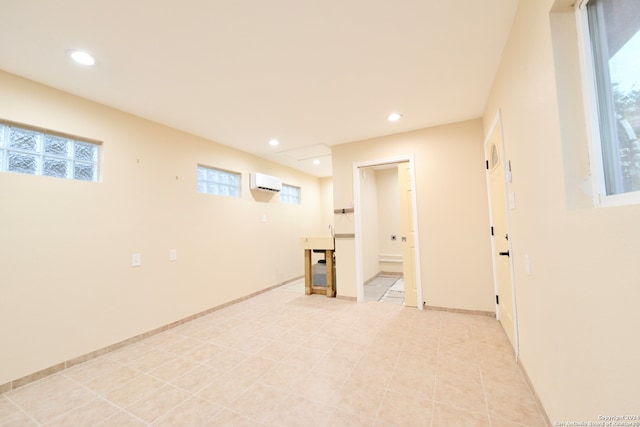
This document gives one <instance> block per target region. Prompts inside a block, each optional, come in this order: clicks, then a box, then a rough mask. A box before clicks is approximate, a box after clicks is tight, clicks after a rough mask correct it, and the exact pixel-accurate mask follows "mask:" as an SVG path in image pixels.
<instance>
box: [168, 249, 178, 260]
mask: <svg viewBox="0 0 640 427" xmlns="http://www.w3.org/2000/svg"><path fill="white" fill-rule="evenodd" d="M177 259H178V251H176V250H175V249H170V250H169V261H175V260H177Z"/></svg>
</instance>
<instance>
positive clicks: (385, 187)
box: [376, 165, 402, 273]
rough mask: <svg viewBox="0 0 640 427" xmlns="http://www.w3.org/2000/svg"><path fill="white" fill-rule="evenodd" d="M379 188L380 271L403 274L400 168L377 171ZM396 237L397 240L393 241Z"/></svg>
mask: <svg viewBox="0 0 640 427" xmlns="http://www.w3.org/2000/svg"><path fill="white" fill-rule="evenodd" d="M376 185H377V188H378V251H379V252H380V257H381V259H383V260H393V261H395V262H390V261H380V262H379V267H378V269H379V270H380V271H383V272H389V273H402V233H401V229H400V188H399V186H398V185H399V184H398V168H397V166H395V165H394V166H393V167H391V168H388V169H380V170H378V171H376ZM392 235H395V236H396V240H395V241H394V240H391V236H392Z"/></svg>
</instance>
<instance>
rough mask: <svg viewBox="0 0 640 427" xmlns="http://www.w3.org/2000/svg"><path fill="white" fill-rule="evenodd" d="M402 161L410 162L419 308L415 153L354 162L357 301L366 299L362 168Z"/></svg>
mask: <svg viewBox="0 0 640 427" xmlns="http://www.w3.org/2000/svg"><path fill="white" fill-rule="evenodd" d="M402 162H409V169H410V171H409V173H410V174H411V197H412V199H413V200H412V205H413V206H412V208H413V212H412V215H411V217H412V220H413V232H414V235H415V236H416V237H415V239H414V244H415V247H414V248H415V256H414V265H415V270H416V294H417V299H418V304H417V305H418V309H419V310H422V309H423V308H424V300H423V298H422V280H421V274H420V238H419V236H420V233H419V229H418V203H417V197H416V173H415V160H414V156H413V154H409V155H406V156H397V157H388V158H383V159H377V160H368V161H363V162H356V163H354V164H353V199H354V200H353V207H354V210H353V217H354V228H355V246H356V258H355V263H356V266H355V267H356V291H357V301H358V302H363V301H364V277H363V271H362V270H363V269H362V209H361V207H362V201H361V197H360V196H361V195H360V169H361V168H366V167H370V166H379V165H388V164H396V163H402Z"/></svg>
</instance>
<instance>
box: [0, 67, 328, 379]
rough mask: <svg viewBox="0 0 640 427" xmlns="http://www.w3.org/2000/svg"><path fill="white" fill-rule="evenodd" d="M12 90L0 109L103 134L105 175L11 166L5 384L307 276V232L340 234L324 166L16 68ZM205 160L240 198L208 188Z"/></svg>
mask: <svg viewBox="0 0 640 427" xmlns="http://www.w3.org/2000/svg"><path fill="white" fill-rule="evenodd" d="M0 93H2V96H0V118H3V119H6V120H11V121H16V122H21V123H25V124H31V125H35V126H39V127H43V128H48V129H53V130H56V131H60V132H65V133H69V134H74V135H79V136H84V137H89V138H93V139H97V140H101V141H103V181H102V182H101V183H87V182H78V181H71V180H63V179H56V178H48V177H39V176H29V175H21V174H15V173H0V196H1V198H2V208H0V224H2V227H1V230H2V231H1V232H0V280H1V285H0V325H1V326H0V348H1V351H0V354H1V359H2V362H1V363H0V384H5V383H7V382H9V381H12V380H15V379H18V378H20V377H22V376H25V375H27V374H31V373H33V372H36V371H39V370H41V369H44V368H47V367H49V366H52V365H55V364H57V363H60V362H63V361H65V360H68V359H71V358H74V357H77V356H80V355H83V354H86V353H89V352H92V351H94V350H97V349H100V348H102V347H105V346H108V345H111V344H113V343H116V342H119V341H121V340H124V339H127V338H130V337H132V336H135V335H137V334H140V333H143V332H146V331H149V330H152V329H154V328H157V327H160V326H163V325H166V324H168V323H171V322H173V321H176V320H179V319H182V318H184V317H187V316H190V315H192V314H195V313H198V312H201V311H203V310H206V309H209V308H211V307H215V306H217V305H220V304H223V303H225V302H228V301H230V300H233V299H236V298H239V297H242V296H245V295H247V294H250V293H253V292H256V291H259V290H261V289H264V288H267V287H269V286H272V285H276V284H278V283H281V282H283V281H286V280H289V279H291V278H294V277H297V276H301V275H303V272H304V268H303V251H302V250H301V249H299V246H298V245H299V241H298V239H299V237H300V236H303V235H318V234H321V233H322V234H324V233H327V232H328V231H327V225H324V224H322V220H321V218H322V216H321V215H322V212H323V210H324V208H323V206H321V200H322V197H323V195H322V191H321V186H320V183H319V180H318V179H317V178H315V177H311V176H309V175H306V174H304V173H301V172H297V171H294V170H292V169H289V168H285V167H282V166H279V165H277V164H274V163H270V162H267V161H265V160H262V159H260V158H257V157H255V156H251V155H248V154H246V153H243V152H240V151H237V150H234V149H231V148H228V147H225V146H222V145H219V144H215V143H213V142H210V141H206V140H204V139H201V138H198V137H195V136H193V135H189V134H186V133H184V132H179V131H177V130H174V129H170V128H167V127H164V126H162V125H159V124H157V123H153V122H149V121H146V120H143V119H140V118H138V117H134V116H132V115H128V114H125V113H122V112H119V111H116V110H113V109H111V108H108V107H105V106H102V105H98V104H95V103H92V102H89V101H87V100H84V99H80V98H77V97H74V96H71V95H68V94H65V93H62V92H60V91H57V90H54V89H51V88H48V87H45V86H42V85H39V84H36V83H33V82H30V81H28V80H25V79H22V78H19V77H16V76H13V75H10V74H6V73H4V72H0ZM198 163H203V164H206V165H210V166H214V167H220V168H223V169H228V170H232V171H237V172H241V173H242V197H241V198H227V197H221V196H213V195H204V194H199V193H197V191H196V167H197V164H198ZM252 171H259V172H264V173H267V174H271V175H275V176H278V177H280V178H282V179H283V180H284V181H286V182H288V183H291V184H293V185H297V186H300V187H302V189H303V194H304V197H303V203H302V205H299V206H293V205H283V204H280V203H279V198H278V196H277V195H274V196H273V197H271V198H269V197H265V196H264V193H263V194H258V193H254V194H252V192H250V191H249V176H248V173H249V172H252ZM263 215H266V217H267V222H262V217H263ZM169 249H176V250H177V254H178V260H177V261H176V262H168V253H169ZM132 253H140V254H141V255H142V265H141V266H140V267H138V268H132V267H131V254H132Z"/></svg>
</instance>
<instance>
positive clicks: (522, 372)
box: [518, 358, 551, 427]
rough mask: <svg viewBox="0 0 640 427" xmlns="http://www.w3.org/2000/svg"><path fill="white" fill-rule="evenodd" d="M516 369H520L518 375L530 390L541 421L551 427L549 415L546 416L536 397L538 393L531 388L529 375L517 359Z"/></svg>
mask: <svg viewBox="0 0 640 427" xmlns="http://www.w3.org/2000/svg"><path fill="white" fill-rule="evenodd" d="M518 367H519V368H520V373H521V374H522V376H523V377H524V380H525V381H526V382H527V385H528V386H529V390H531V394H532V395H533V399H534V400H535V401H536V406H537V407H538V412H540V415H542V419H543V421H544V422H545V424H546V425H547V427H551V421H550V420H549V415H548V414H547V411H545V410H544V406H542V402H541V401H540V397H539V396H538V392H536V389H535V388H534V387H533V384H532V383H531V380H530V379H529V375H528V374H527V371H526V369H524V366H523V365H522V361H521V360H520V359H519V358H518Z"/></svg>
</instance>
